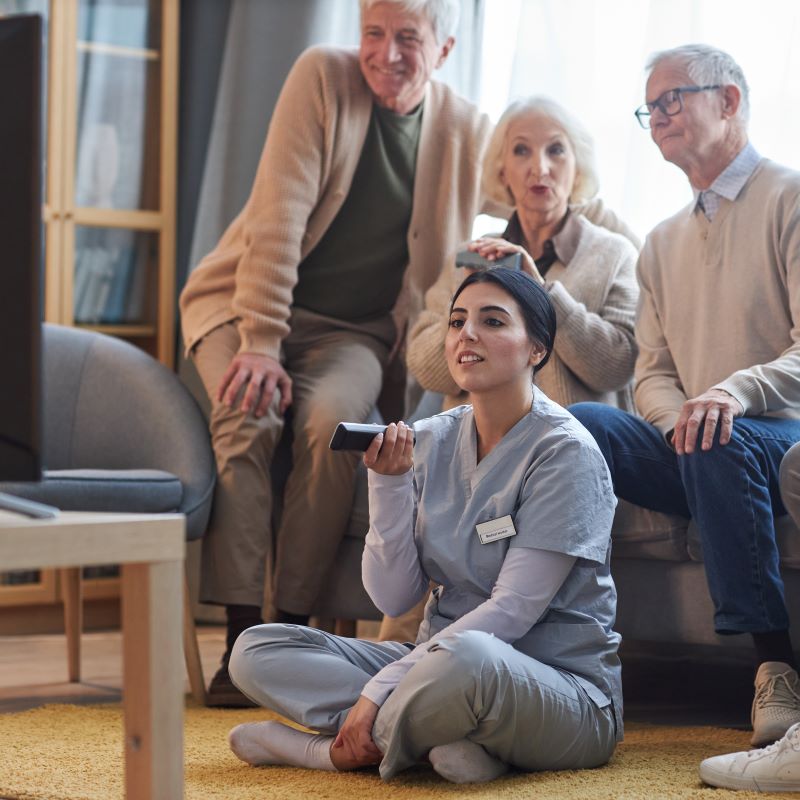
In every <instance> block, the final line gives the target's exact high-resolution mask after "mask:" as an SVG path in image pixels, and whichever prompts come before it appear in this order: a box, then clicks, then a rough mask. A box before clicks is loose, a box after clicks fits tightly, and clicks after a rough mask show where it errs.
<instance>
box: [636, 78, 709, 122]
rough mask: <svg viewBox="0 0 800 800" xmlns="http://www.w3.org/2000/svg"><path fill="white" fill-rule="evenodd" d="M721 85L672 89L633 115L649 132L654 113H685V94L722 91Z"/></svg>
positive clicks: (672, 115)
mask: <svg viewBox="0 0 800 800" xmlns="http://www.w3.org/2000/svg"><path fill="white" fill-rule="evenodd" d="M721 88H722V86H721V85H720V84H714V85H713V86H678V88H677V89H670V90H669V91H667V92H664V93H663V94H662V95H660V96H659V97H657V98H656V99H655V100H653V102H652V103H645V104H644V105H641V106H639V108H637V109H636V111H634V112H633V113H634V114H635V115H636V119H638V120H639V124H640V125H641V126H642V127H643V128H644V129H645V130H647V129H648V128H651V127H652V125H653V116H652V115H653V111H655V109H658V110H659V111H660V112H661V113H662V114H664V116H666V117H674V116H675V115H676V114H680V113H681V111H683V97H682V95H684V94H690V93H691V94H694V93H695V92H710V91H711V90H712V89H721Z"/></svg>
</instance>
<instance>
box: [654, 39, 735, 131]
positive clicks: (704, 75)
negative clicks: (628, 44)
mask: <svg viewBox="0 0 800 800" xmlns="http://www.w3.org/2000/svg"><path fill="white" fill-rule="evenodd" d="M662 61H680V62H682V63H683V64H685V66H686V71H687V72H688V73H689V77H690V78H691V79H692V80H693V81H694V82H695V83H696V84H697V85H698V86H713V85H715V84H720V85H723V86H724V85H725V84H730V83H732V84H734V85H735V86H738V87H739V91H740V92H741V93H742V101H741V103H739V110H738V111H737V116H738V117H739V119H741V121H742V122H745V123H746V122H747V121H748V120H749V119H750V87H749V86H748V85H747V79H746V78H745V77H744V72H743V71H742V68H741V67H740V66H739V65H738V64H737V63H736V62H735V61H734V60H733V58H732V57H731V56H730V55H728V53H726V52H725V51H724V50H720V49H719V48H717V47H711V45H708V44H685V45H682V46H681V47H673V48H671V49H669V50H661V51H660V52H658V53H653V55H652V56H650V58H649V60H648V61H647V69H648V71H650V72H652V71H653V70H654V69H655V68H656V66H657V65H658V64H660V63H661V62H662Z"/></svg>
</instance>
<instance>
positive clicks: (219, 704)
mask: <svg viewBox="0 0 800 800" xmlns="http://www.w3.org/2000/svg"><path fill="white" fill-rule="evenodd" d="M206 705H207V706H208V707H209V708H257V707H258V703H254V702H253V701H252V700H251V699H250V698H249V697H247V695H244V694H242V693H241V692H240V691H239V690H238V689H237V688H236V687H235V686H234V685H233V681H232V680H231V676H230V675H229V674H228V661H227V659H225V660H223V662H222V666H221V667H220V668H219V669H218V670H217V674H216V675H214V677H213V678H212V679H211V685H210V686H209V687H208V692H207V693H206Z"/></svg>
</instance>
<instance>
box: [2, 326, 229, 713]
mask: <svg viewBox="0 0 800 800" xmlns="http://www.w3.org/2000/svg"><path fill="white" fill-rule="evenodd" d="M43 362H44V369H43V372H44V404H43V407H44V448H45V450H44V463H45V474H44V480H43V481H42V482H41V483H6V484H0V491H4V492H10V493H12V494H15V495H17V496H18V497H24V498H27V499H30V500H38V501H40V502H42V503H47V504H50V505H54V506H57V507H58V508H60V509H62V510H65V511H114V512H137V513H163V512H175V511H177V512H180V513H182V514H185V515H186V537H187V539H189V540H192V539H197V538H199V537H201V536H202V535H203V533H204V532H205V529H206V524H207V522H208V516H209V512H210V510H211V500H212V496H213V488H214V482H215V477H216V473H215V466H214V458H213V453H212V450H211V445H210V442H209V436H208V428H207V426H206V422H205V420H204V418H203V415H202V413H201V412H200V409H199V408H198V406H197V404H196V403H195V401H194V399H193V398H192V396H191V395H190V393H189V392H188V390H187V389H186V388H185V387H184V386H183V384H182V383H181V382H180V380H179V379H178V377H177V376H176V375H175V374H174V373H172V372H170V371H169V370H168V369H166V368H165V367H164V366H163V365H161V364H159V363H158V362H157V361H156V360H155V359H153V358H151V357H150V356H149V355H147V354H146V353H144V352H142V351H141V350H139V349H137V348H136V347H134V346H132V345H131V344H128V343H127V342H123V341H121V340H119V339H113V338H111V337H109V336H104V335H102V334H99V333H94V332H89V331H83V330H79V329H76V328H66V327H62V326H58V325H49V324H48V325H45V326H44V331H43ZM62 576H63V578H64V579H65V586H66V589H65V604H64V606H65V627H66V632H67V645H68V660H69V676H70V680H71V681H77V680H79V679H80V631H81V623H82V620H81V599H80V576H81V573H80V569H74V570H63V571H62ZM184 647H185V651H186V660H187V667H188V670H189V678H190V682H191V686H192V693H193V695H194V696H195V697H196V698H197V699H198V701H200V702H203V701H204V697H205V685H204V681H203V675H202V668H201V667H200V659H199V653H198V650H197V639H196V635H195V631H194V621H193V619H192V618H191V614H190V612H189V608H188V605H187V608H186V612H185V625H184Z"/></svg>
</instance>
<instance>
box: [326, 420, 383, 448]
mask: <svg viewBox="0 0 800 800" xmlns="http://www.w3.org/2000/svg"><path fill="white" fill-rule="evenodd" d="M385 430H386V426H385V425H376V424H374V423H369V422H340V423H339V424H338V425H337V426H336V430H335V431H334V432H333V436H331V443H330V448H331V450H361V451H364V450H366V449H367V448H368V447H369V446H370V444H372V440H373V439H374V438H375V437H376V436H377V435H378V434H379V433H383V432H384V431H385Z"/></svg>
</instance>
